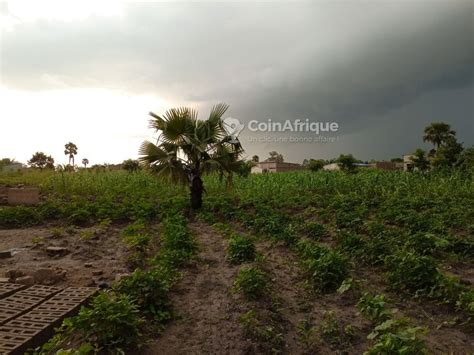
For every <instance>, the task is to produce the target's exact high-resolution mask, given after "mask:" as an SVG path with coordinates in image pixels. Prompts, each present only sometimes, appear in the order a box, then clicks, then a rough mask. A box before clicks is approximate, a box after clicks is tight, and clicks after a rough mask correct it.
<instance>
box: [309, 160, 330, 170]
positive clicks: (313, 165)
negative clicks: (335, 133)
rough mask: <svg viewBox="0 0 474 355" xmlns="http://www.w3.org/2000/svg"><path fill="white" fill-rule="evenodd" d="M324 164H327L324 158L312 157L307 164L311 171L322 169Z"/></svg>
mask: <svg viewBox="0 0 474 355" xmlns="http://www.w3.org/2000/svg"><path fill="white" fill-rule="evenodd" d="M324 165H326V161H325V160H323V159H310V160H309V161H308V163H307V164H306V168H307V169H309V170H311V171H318V170H321V169H322V168H323V166H324Z"/></svg>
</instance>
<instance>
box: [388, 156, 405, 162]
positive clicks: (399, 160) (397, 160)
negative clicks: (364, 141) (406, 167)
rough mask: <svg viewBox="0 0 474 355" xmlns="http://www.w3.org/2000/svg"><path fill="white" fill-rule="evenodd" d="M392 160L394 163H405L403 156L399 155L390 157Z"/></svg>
mask: <svg viewBox="0 0 474 355" xmlns="http://www.w3.org/2000/svg"><path fill="white" fill-rule="evenodd" d="M390 161H391V162H392V163H403V158H399V157H397V158H392V159H390Z"/></svg>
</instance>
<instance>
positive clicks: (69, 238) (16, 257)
mask: <svg viewBox="0 0 474 355" xmlns="http://www.w3.org/2000/svg"><path fill="white" fill-rule="evenodd" d="M51 246H54V247H64V248H66V253H65V255H51V254H49V253H48V252H47V248H48V247H51ZM0 250H11V251H12V254H13V256H12V257H11V258H6V259H0V277H4V275H5V274H6V273H7V272H8V271H10V270H15V271H20V272H21V273H24V274H26V275H34V273H35V271H36V270H38V269H45V268H46V269H49V268H51V269H53V270H55V272H57V273H58V274H62V275H63V277H61V278H57V279H54V280H46V281H45V282H43V283H45V284H54V285H57V286H98V285H100V284H104V283H105V284H110V283H111V282H112V281H113V280H114V279H115V277H116V275H117V274H123V273H126V272H128V268H127V253H128V252H127V249H126V246H125V245H123V244H122V242H121V237H120V228H119V227H109V228H108V229H107V230H105V231H103V230H100V229H99V228H96V227H91V228H74V229H71V228H70V229H68V232H66V231H65V230H64V229H62V228H60V227H51V228H48V227H39V228H38V227H36V228H25V229H9V230H0Z"/></svg>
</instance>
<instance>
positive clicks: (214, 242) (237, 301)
mask: <svg viewBox="0 0 474 355" xmlns="http://www.w3.org/2000/svg"><path fill="white" fill-rule="evenodd" d="M189 226H190V228H191V230H192V231H193V233H194V235H195V237H196V239H197V241H198V244H199V252H198V257H197V259H196V260H195V261H194V262H193V263H192V264H191V265H190V266H188V267H186V268H184V269H183V270H182V271H183V278H182V279H181V280H180V281H179V283H178V284H177V285H176V287H175V288H174V289H173V290H172V292H171V295H170V296H171V300H172V302H173V308H174V312H175V315H174V318H173V320H172V321H171V322H170V323H169V324H167V325H166V327H165V329H164V331H163V332H162V333H161V334H159V335H156V336H155V337H152V339H149V340H148V341H147V342H146V344H145V346H144V347H142V348H140V349H139V352H138V353H140V354H147V355H148V354H149V355H152V354H173V355H174V354H259V353H268V352H269V351H266V350H265V351H264V350H262V347H261V346H260V344H259V342H258V341H257V340H255V339H251V338H250V336H248V334H246V333H245V331H244V328H243V326H242V324H241V322H240V321H239V319H240V317H241V316H242V315H243V314H244V313H245V312H246V311H248V310H250V309H254V310H257V311H258V312H261V313H262V314H265V315H267V314H269V315H270V317H274V318H276V319H278V324H279V326H278V332H279V335H280V336H281V337H282V339H283V341H284V347H283V349H281V352H282V353H285V354H332V353H335V352H336V351H339V352H340V353H347V354H361V353H363V352H364V351H365V350H367V348H368V347H369V346H370V342H369V341H368V340H367V339H366V337H367V334H368V333H370V331H371V329H372V328H373V326H372V325H371V324H370V322H368V321H367V320H366V319H365V318H364V317H362V316H361V315H360V314H358V313H357V309H356V306H355V305H356V303H357V300H358V297H359V296H360V295H357V294H352V293H351V292H349V293H347V294H344V295H339V294H337V293H331V294H327V295H317V294H313V293H312V292H310V291H309V290H308V288H307V287H306V286H305V284H304V277H303V275H301V269H300V267H299V264H298V259H297V257H296V255H295V254H293V253H292V252H290V251H289V250H288V248H287V247H286V246H284V245H278V244H273V243H271V242H270V241H268V240H264V239H260V240H258V241H257V243H256V246H257V251H258V253H259V255H260V257H259V261H258V262H257V263H258V265H259V266H260V267H262V268H264V269H265V270H266V271H267V272H268V273H269V274H270V276H271V279H272V285H273V286H272V288H271V299H266V300H262V301H253V302H249V301H246V300H245V299H244V298H243V297H242V296H241V295H239V294H237V293H234V292H232V286H233V283H234V280H235V278H236V276H237V274H238V272H239V270H240V268H241V267H242V266H243V265H233V264H230V263H229V262H228V261H227V260H226V249H227V244H228V241H227V239H226V237H224V236H223V235H221V233H218V232H217V231H216V230H214V229H213V228H212V227H211V226H209V225H207V224H204V223H201V222H192V223H190V225H189ZM122 229H123V226H108V227H106V228H104V227H100V226H95V227H89V228H71V227H68V228H61V227H55V226H45V227H37V228H25V229H10V230H0V251H5V250H10V251H11V252H12V254H13V255H12V257H10V258H0V278H2V277H6V276H8V277H9V276H11V275H12V273H13V274H15V273H16V274H17V275H16V276H17V277H21V276H23V275H29V276H32V277H33V278H35V277H37V276H38V274H40V276H41V275H43V274H44V273H41V272H38V270H44V269H47V270H53V271H54V272H53V273H52V276H51V275H49V277H46V278H44V280H40V281H38V280H35V282H36V283H42V284H48V285H51V284H52V285H57V286H62V287H64V286H102V287H104V286H107V285H110V284H111V283H112V282H113V281H114V280H115V279H116V277H117V275H121V274H126V273H128V272H130V270H129V265H128V262H127V260H128V259H129V254H128V253H129V252H128V251H127V248H126V246H125V245H124V244H123V243H122V241H121V240H122V238H121V235H120V233H121V230H122ZM235 230H237V231H238V232H239V233H245V231H244V230H243V229H241V228H240V227H239V226H235ZM49 247H58V248H65V249H64V250H62V249H53V251H54V252H53V253H52V252H51V251H50V252H48V248H49ZM55 253H57V254H58V255H54V254H55ZM466 270H467V271H466ZM450 271H451V272H452V273H459V274H462V275H463V276H464V277H465V278H467V279H469V277H466V276H467V273H468V272H470V271H472V268H471V267H470V265H467V266H466V265H465V264H460V263H459V264H456V265H455V266H453V267H452V268H451V270H450ZM354 277H356V278H357V279H361V280H364V281H363V282H364V283H363V285H362V288H363V289H364V290H366V289H367V290H370V291H371V292H373V293H384V294H386V295H387V297H388V298H389V299H390V307H391V308H392V307H393V308H396V309H398V311H399V312H400V314H402V315H405V316H409V317H410V318H411V319H412V320H413V322H414V323H415V324H417V325H420V326H425V327H428V328H429V333H428V335H426V336H423V338H424V339H425V340H426V342H427V344H428V347H429V349H430V350H431V351H432V352H433V353H436V354H438V353H453V354H469V353H474V341H473V340H472V339H474V338H472V337H471V333H470V331H469V330H467V329H465V328H463V327H462V326H460V325H455V324H454V323H453V320H454V318H455V316H456V314H455V313H453V311H452V310H451V309H449V308H448V307H447V306H446V307H445V306H440V305H438V304H436V303H434V302H420V301H416V300H413V299H407V300H403V299H401V298H400V297H399V295H397V294H396V293H393V292H389V291H388V290H387V285H385V284H384V282H383V278H382V274H381V273H380V270H372V269H370V268H361V267H358V266H356V269H355V272H354ZM327 311H334V313H335V316H336V319H337V321H338V322H339V324H340V326H341V327H344V326H346V325H351V326H352V327H353V336H352V338H351V339H350V340H349V341H345V342H344V343H339V344H331V343H330V342H328V341H324V340H323V339H322V338H321V336H320V333H319V327H320V326H321V325H322V324H323V322H324V314H325V312H327ZM303 323H306V324H308V325H309V326H310V327H311V328H312V329H313V331H314V332H313V334H312V335H311V336H310V338H307V339H306V343H304V341H303V340H302V335H301V332H300V328H301V325H302V324H303Z"/></svg>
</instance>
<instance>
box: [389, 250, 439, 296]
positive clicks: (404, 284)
mask: <svg viewBox="0 0 474 355" xmlns="http://www.w3.org/2000/svg"><path fill="white" fill-rule="evenodd" d="M386 263H387V266H388V272H387V279H388V281H389V283H390V284H391V287H392V288H393V289H396V290H397V291H408V292H410V293H413V294H419V293H422V294H426V293H429V291H430V289H431V288H432V287H433V286H435V285H436V283H437V281H438V277H439V271H438V268H437V266H436V263H435V261H434V260H433V259H432V258H430V257H428V256H420V255H418V254H415V253H413V252H405V251H402V252H398V253H397V254H395V255H392V256H388V257H387V258H386Z"/></svg>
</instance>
